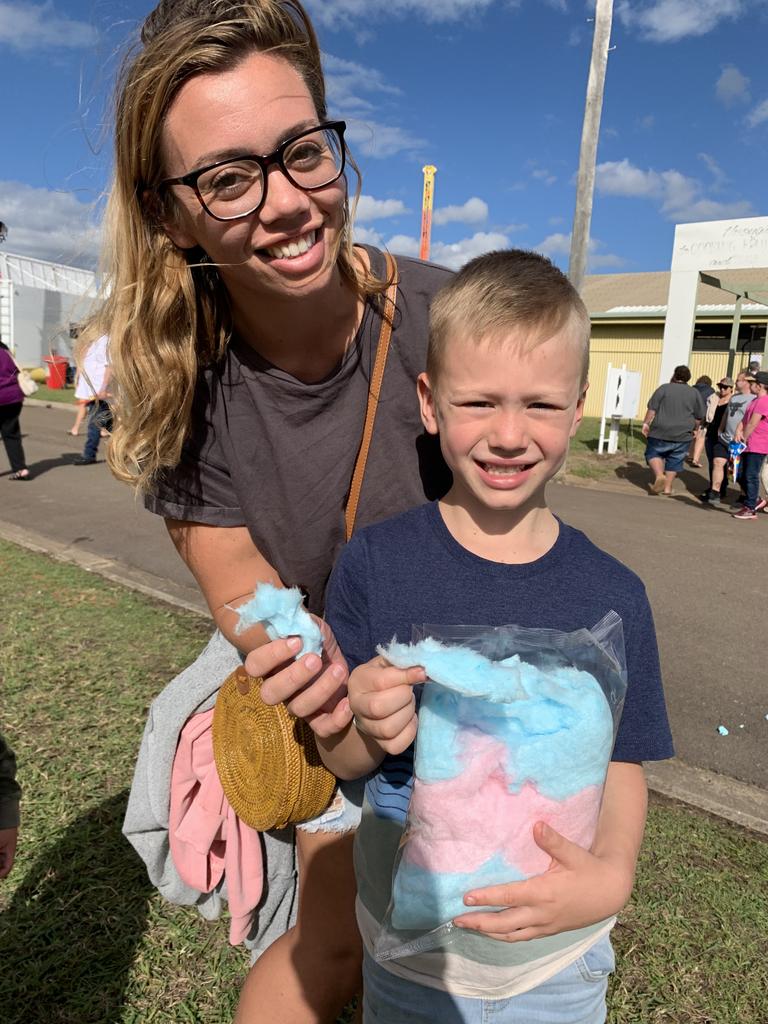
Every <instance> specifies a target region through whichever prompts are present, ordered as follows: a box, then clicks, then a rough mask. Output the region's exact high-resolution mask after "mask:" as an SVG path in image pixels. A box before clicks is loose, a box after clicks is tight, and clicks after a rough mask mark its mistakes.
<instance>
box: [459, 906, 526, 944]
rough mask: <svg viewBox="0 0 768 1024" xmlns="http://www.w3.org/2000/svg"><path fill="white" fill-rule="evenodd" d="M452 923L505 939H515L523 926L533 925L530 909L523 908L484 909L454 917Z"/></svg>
mask: <svg viewBox="0 0 768 1024" xmlns="http://www.w3.org/2000/svg"><path fill="white" fill-rule="evenodd" d="M453 923H454V924H455V925H456V926H457V927H458V928H466V930H467V931H474V932H482V933H483V934H484V935H492V936H493V937H494V938H497V939H505V941H508V942H509V941H516V940H517V939H518V933H519V932H520V931H521V930H522V929H524V928H530V927H532V926H533V925H534V921H533V916H532V914H531V911H530V910H529V909H528V908H527V907H525V908H519V909H515V910H503V911H484V912H478V913H475V914H462V915H461V916H460V917H455V918H454V919H453Z"/></svg>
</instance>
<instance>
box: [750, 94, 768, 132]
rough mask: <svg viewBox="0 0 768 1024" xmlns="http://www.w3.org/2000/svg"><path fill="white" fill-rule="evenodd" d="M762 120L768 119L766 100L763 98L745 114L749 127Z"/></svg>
mask: <svg viewBox="0 0 768 1024" xmlns="http://www.w3.org/2000/svg"><path fill="white" fill-rule="evenodd" d="M763 121H768V100H763V101H762V103H758V104H757V106H756V107H754V108H753V109H752V110H750V112H749V113H748V114H747V124H748V125H749V127H750V128H756V127H757V126H758V125H759V124H762V123H763Z"/></svg>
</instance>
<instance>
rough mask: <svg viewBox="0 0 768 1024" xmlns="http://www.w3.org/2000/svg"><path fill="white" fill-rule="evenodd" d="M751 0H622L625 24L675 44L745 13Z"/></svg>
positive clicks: (618, 9)
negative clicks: (643, 0) (642, 0)
mask: <svg viewBox="0 0 768 1024" xmlns="http://www.w3.org/2000/svg"><path fill="white" fill-rule="evenodd" d="M747 6H748V0H645V2H641V0H619V3H618V5H617V7H616V13H617V15H618V17H619V20H620V21H621V22H622V24H623V25H624V26H625V27H626V28H629V29H632V28H636V29H638V30H639V32H640V35H641V37H642V38H644V39H647V40H649V41H650V42H652V43H674V42H677V41H678V40H679V39H684V38H686V36H703V35H706V34H707V33H708V32H711V31H712V30H713V29H714V28H716V27H717V26H718V25H719V24H720V22H721V21H724V20H725V19H726V18H731V19H736V18H738V17H740V16H741V15H742V14H744V13H745V12H746V9H747Z"/></svg>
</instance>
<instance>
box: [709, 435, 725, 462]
mask: <svg viewBox="0 0 768 1024" xmlns="http://www.w3.org/2000/svg"><path fill="white" fill-rule="evenodd" d="M712 458H713V459H725V460H726V462H727V461H728V445H727V444H723V442H722V441H720V440H719V439H718V440H717V441H715V442H714V443H713V444H712Z"/></svg>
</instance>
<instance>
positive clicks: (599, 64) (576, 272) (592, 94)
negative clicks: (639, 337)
mask: <svg viewBox="0 0 768 1024" xmlns="http://www.w3.org/2000/svg"><path fill="white" fill-rule="evenodd" d="M612 20H613V0H597V6H596V7H595V34H594V37H593V39H592V61H591V63H590V65H589V80H588V82H587V102H586V106H585V108H584V125H583V127H582V130H581V149H580V151H579V174H578V180H577V183H576V210H575V212H574V215H573V231H572V233H571V255H570V260H569V264H568V277H569V278H570V279H571V284H572V285H573V287H574V288H575V289H576V291H578V292H580V291H581V287H582V284H583V282H584V274H585V273H586V269H587V257H588V255H589V228H590V224H591V221H592V197H593V195H594V191H595V164H596V162H597V140H598V137H599V135H600V115H601V114H602V111H603V89H604V87H605V68H606V65H607V63H608V47H609V45H610V41H611V22H612Z"/></svg>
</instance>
